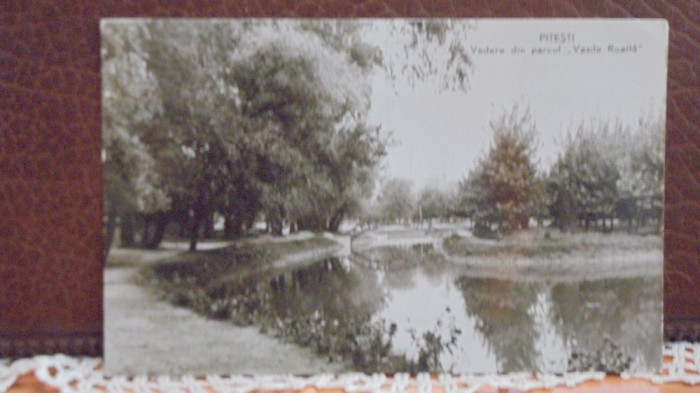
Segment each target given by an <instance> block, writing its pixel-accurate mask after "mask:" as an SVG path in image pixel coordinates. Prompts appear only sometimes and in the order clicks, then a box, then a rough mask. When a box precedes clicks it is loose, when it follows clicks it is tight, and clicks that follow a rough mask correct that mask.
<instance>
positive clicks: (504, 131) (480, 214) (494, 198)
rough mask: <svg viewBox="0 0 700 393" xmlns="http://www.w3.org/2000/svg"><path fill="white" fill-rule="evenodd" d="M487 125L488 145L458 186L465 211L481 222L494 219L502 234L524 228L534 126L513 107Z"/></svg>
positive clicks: (532, 192) (533, 188)
mask: <svg viewBox="0 0 700 393" xmlns="http://www.w3.org/2000/svg"><path fill="white" fill-rule="evenodd" d="M490 126H491V131H492V132H493V140H492V142H491V146H490V147H489V150H488V152H487V153H486V155H485V156H484V157H483V158H482V159H481V160H480V161H479V162H477V167H476V169H475V170H473V171H472V172H471V173H470V175H469V177H468V178H467V179H466V180H465V182H463V185H462V188H463V189H465V192H466V195H465V196H466V202H467V204H468V206H469V208H468V210H470V211H472V212H473V214H475V218H476V221H480V222H482V223H483V222H485V223H487V224H488V223H489V222H491V221H492V220H494V219H496V220H497V221H498V223H499V229H500V230H502V231H508V230H513V229H517V228H526V227H527V225H528V221H529V219H530V217H531V216H532V215H533V211H532V206H533V202H534V199H535V196H536V192H537V184H536V168H535V164H534V162H533V160H534V153H535V149H536V140H535V136H536V132H535V125H534V123H533V121H532V117H531V115H530V112H529V110H525V111H524V112H521V111H520V109H519V107H518V106H517V105H515V106H514V107H513V108H512V109H511V110H510V111H506V112H504V113H503V114H501V115H500V116H499V117H497V118H496V119H494V120H492V121H491V122H490ZM489 226H490V225H489Z"/></svg>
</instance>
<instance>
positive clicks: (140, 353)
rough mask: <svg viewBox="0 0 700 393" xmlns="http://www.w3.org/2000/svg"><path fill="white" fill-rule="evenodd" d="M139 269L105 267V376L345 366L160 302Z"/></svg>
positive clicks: (169, 252)
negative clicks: (138, 281)
mask: <svg viewBox="0 0 700 393" xmlns="http://www.w3.org/2000/svg"><path fill="white" fill-rule="evenodd" d="M226 245H228V243H217V246H221V247H223V246H226ZM205 247H207V246H206V245H204V247H202V248H205ZM178 252H181V251H179V250H177V249H176V250H167V251H156V252H153V253H151V254H150V257H146V258H141V260H140V262H141V263H155V262H157V261H158V260H159V259H162V258H163V257H167V256H172V255H174V254H176V253H178ZM146 253H147V252H146ZM137 272H138V266H116V267H108V268H106V269H105V273H104V303H105V307H104V310H105V373H106V374H107V375H117V374H119V375H134V374H148V375H156V374H192V375H203V374H290V373H292V374H310V373H321V372H330V373H333V372H339V371H342V370H343V369H345V367H344V365H343V364H340V363H330V362H329V361H327V360H326V359H324V358H322V357H320V356H318V355H316V354H315V353H314V352H313V351H311V350H310V349H307V348H302V347H299V346H297V345H294V344H291V343H284V342H282V341H280V340H278V339H275V338H273V337H270V336H266V335H264V334H262V333H260V332H259V331H258V328H256V327H238V326H235V325H232V324H231V323H228V322H225V321H215V320H210V319H207V318H204V317H202V316H200V315H198V314H196V313H194V312H192V311H190V310H188V309H185V308H179V307H175V306H172V305H170V304H168V303H165V302H162V301H158V300H157V299H156V298H155V296H154V295H153V294H151V293H149V292H148V290H147V289H145V288H143V287H141V286H139V285H137V284H136V283H135V281H134V280H135V276H136V274H137Z"/></svg>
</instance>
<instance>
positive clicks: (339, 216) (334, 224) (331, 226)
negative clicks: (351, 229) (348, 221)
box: [327, 206, 346, 232]
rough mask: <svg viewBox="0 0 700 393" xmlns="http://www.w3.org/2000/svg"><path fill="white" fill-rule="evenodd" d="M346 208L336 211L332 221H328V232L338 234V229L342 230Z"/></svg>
mask: <svg viewBox="0 0 700 393" xmlns="http://www.w3.org/2000/svg"><path fill="white" fill-rule="evenodd" d="M345 209H346V208H345V206H341V207H340V208H339V209H338V210H336V211H335V213H334V214H333V216H332V217H331V219H330V220H329V221H328V228H327V229H328V230H329V231H331V232H338V228H340V224H342V222H343V218H344V217H345Z"/></svg>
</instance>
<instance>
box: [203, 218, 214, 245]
mask: <svg viewBox="0 0 700 393" xmlns="http://www.w3.org/2000/svg"><path fill="white" fill-rule="evenodd" d="M213 234H214V213H207V214H206V215H205V216H204V234H203V237H204V238H205V239H211V238H212V237H214V236H213Z"/></svg>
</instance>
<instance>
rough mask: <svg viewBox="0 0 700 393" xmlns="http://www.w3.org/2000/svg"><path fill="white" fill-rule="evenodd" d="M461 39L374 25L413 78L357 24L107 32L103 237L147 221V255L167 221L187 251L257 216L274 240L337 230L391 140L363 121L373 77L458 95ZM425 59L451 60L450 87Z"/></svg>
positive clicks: (463, 62)
mask: <svg viewBox="0 0 700 393" xmlns="http://www.w3.org/2000/svg"><path fill="white" fill-rule="evenodd" d="M458 25H459V24H455V23H453V22H451V21H431V22H413V21H411V22H396V23H393V22H392V23H386V24H384V25H383V27H382V28H384V29H388V31H385V32H384V33H386V34H385V35H384V36H383V37H385V38H386V37H393V38H394V39H398V40H399V41H401V40H403V39H405V38H406V37H408V38H409V39H410V40H409V41H405V42H404V41H402V45H405V48H404V49H405V50H406V51H410V52H415V53H417V54H419V55H418V56H417V57H416V58H414V59H413V60H412V61H413V64H411V66H410V67H409V66H408V65H407V63H406V58H405V57H404V58H401V57H396V56H394V54H390V53H383V52H382V50H380V49H379V46H378V42H377V37H378V36H377V35H376V34H374V35H373V33H372V32H371V30H372V26H373V25H372V24H368V23H363V22H354V21H298V22H290V21H273V20H266V21H255V22H252V21H243V22H240V23H230V22H227V21H214V22H210V21H208V22H201V21H173V20H142V21H139V22H130V23H122V22H110V23H104V24H103V25H102V32H103V34H102V37H103V53H102V55H103V56H102V57H103V70H104V72H103V86H104V90H103V98H104V108H105V110H104V125H105V126H104V130H105V131H104V139H105V157H106V158H105V181H106V190H107V193H106V202H107V206H108V209H107V210H108V218H107V226H108V227H109V228H111V229H110V231H111V232H113V231H114V228H115V227H116V225H117V222H118V220H119V218H120V217H121V227H122V228H121V229H122V234H125V233H126V234H128V233H129V232H130V231H132V225H130V224H129V223H131V222H132V221H134V219H142V220H145V223H146V225H145V228H143V232H144V235H143V236H144V237H146V234H149V233H152V234H153V235H152V236H147V237H149V240H148V242H147V243H149V244H150V246H157V243H158V242H159V241H160V240H159V239H161V238H162V236H163V232H164V230H165V227H166V226H167V223H168V221H169V220H170V219H172V218H174V219H175V220H177V221H178V222H179V223H180V225H181V228H182V232H183V233H187V234H188V235H189V237H190V248H191V249H195V248H196V244H197V240H198V236H199V232H200V228H201V227H202V225H203V223H205V222H207V221H211V217H212V215H213V214H214V213H218V214H219V215H221V216H223V217H224V218H225V221H226V224H225V227H226V233H227V235H228V236H235V235H240V234H242V233H243V231H244V230H245V229H250V228H251V227H252V225H253V224H254V222H255V221H256V219H258V218H259V217H261V216H264V218H265V219H266V220H267V222H268V224H269V228H270V229H272V230H273V231H274V232H276V233H281V231H282V225H283V223H284V222H285V221H287V222H291V223H293V225H294V226H295V227H296V228H297V229H299V228H307V229H314V230H337V228H338V227H339V225H340V223H341V221H342V220H343V218H345V217H347V216H350V215H357V214H359V212H360V211H361V210H362V205H363V203H362V201H363V200H364V199H366V198H368V197H370V196H371V195H372V192H373V186H374V185H375V183H376V180H375V178H376V172H377V169H378V167H379V164H380V161H381V159H382V157H384V155H385V154H386V145H387V142H388V135H387V134H386V133H384V132H382V131H381V130H380V128H379V127H378V126H376V125H373V124H368V123H367V119H366V117H367V111H368V109H369V105H370V103H369V97H370V84H369V81H370V77H371V75H372V73H373V72H374V71H375V70H377V69H383V70H386V71H387V73H386V74H387V75H390V77H393V78H396V77H399V76H406V77H408V75H411V77H412V78H413V80H425V79H429V78H435V77H437V76H438V75H440V76H441V77H442V76H445V75H447V76H446V78H447V77H448V76H449V77H454V78H452V79H450V78H447V79H445V80H444V81H443V82H444V85H445V88H452V87H454V88H464V87H465V86H466V85H465V83H466V81H467V79H466V77H467V71H468V70H469V68H470V64H469V58H468V57H467V56H466V51H465V50H464V48H463V47H462V46H461V44H459V42H460V40H458V39H457V38H458V37H459V36H460V34H463V33H464V32H463V31H461V30H460V29H458V28H457V26H458ZM406 33H408V35H406ZM404 36H405V37H404ZM401 37H403V38H401ZM397 42H398V41H397ZM393 49H401V48H393ZM393 49H392V50H393ZM385 50H386V49H385ZM430 53H442V55H443V56H445V55H447V54H449V55H450V59H449V60H450V61H449V67H450V70H451V71H450V73H448V74H443V73H442V72H439V73H438V72H437V68H436V67H435V61H437V60H434V59H433V58H432V57H430V56H428V54H430ZM398 63H401V64H403V65H405V66H406V67H405V68H404V69H402V70H397V64H398ZM409 63H410V62H409ZM153 217H155V218H157V219H155V220H152V219H151V218H153ZM127 224H129V225H127ZM151 225H155V226H156V227H155V228H150V227H149V226H151ZM207 225H210V224H207Z"/></svg>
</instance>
